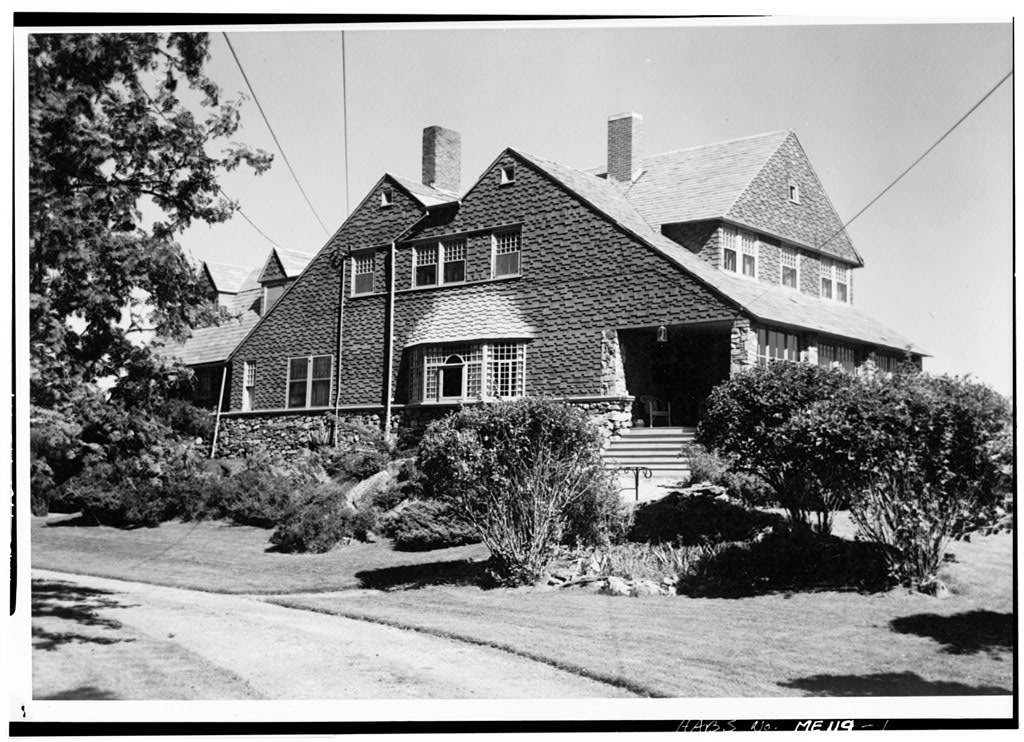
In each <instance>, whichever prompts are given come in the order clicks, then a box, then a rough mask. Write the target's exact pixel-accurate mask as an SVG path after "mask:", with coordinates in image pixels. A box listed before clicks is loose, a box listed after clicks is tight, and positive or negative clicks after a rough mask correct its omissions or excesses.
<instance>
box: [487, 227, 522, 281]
mask: <svg viewBox="0 0 1024 742" xmlns="http://www.w3.org/2000/svg"><path fill="white" fill-rule="evenodd" d="M507 235H514V236H515V238H516V248H517V249H516V250H514V251H509V252H504V253H500V255H511V254H512V253H513V252H515V253H516V254H518V256H519V257H518V258H517V260H516V272H515V273H502V274H501V275H498V257H499V253H498V240H499V239H500V238H502V237H505V236H507ZM521 275H523V234H522V231H521V230H518V229H512V230H503V231H500V232H491V278H492V279H496V278H515V277H516V276H521Z"/></svg>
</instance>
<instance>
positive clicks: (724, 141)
mask: <svg viewBox="0 0 1024 742" xmlns="http://www.w3.org/2000/svg"><path fill="white" fill-rule="evenodd" d="M791 133H793V129H792V128H789V129H774V130H772V131H762V132H761V133H759V134H748V135H747V136H744V137H734V138H732V139H720V140H718V141H716V142H708V143H706V144H695V145H693V146H690V147H679V148H677V149H668V150H665V151H664V152H656V153H654V154H650V155H644V156H643V157H641V158H640V162H641V164H643V163H645V162H647V161H648V160H653V159H655V158H657V157H666V156H668V155H677V154H679V153H680V152H692V151H693V150H697V149H707V148H708V147H719V146H721V145H723V144H734V143H735V142H743V141H746V140H748V139H761V138H765V137H769V136H772V135H777V134H786V135H789V134H791ZM783 141H784V139H783ZM607 166H608V164H607V163H603V164H601V165H596V166H594V167H588V168H586V170H581V171H580V172H586V173H587V174H588V175H594V177H600V176H599V175H597V174H596V173H595V172H591V171H599V172H605V171H606V170H607ZM602 168H604V170H601V169H602ZM602 180H603V179H602Z"/></svg>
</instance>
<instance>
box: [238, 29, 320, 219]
mask: <svg viewBox="0 0 1024 742" xmlns="http://www.w3.org/2000/svg"><path fill="white" fill-rule="evenodd" d="M221 34H222V35H223V36H224V41H226V42H227V43H228V49H230V50H231V56H232V57H234V58H235V64H237V65H238V69H239V71H240V72H241V73H242V79H243V80H245V85H246V87H247V88H249V92H250V93H252V99H253V100H254V101H256V108H258V109H259V111H260V116H262V117H263V122H264V123H265V124H266V125H267V129H269V130H270V136H271V137H273V138H274V144H276V145H277V150H278V151H279V152H280V153H281V157H282V158H283V159H284V164H285V165H287V166H288V172H290V173H291V174H292V179H293V180H294V181H295V185H297V186H298V187H299V191H300V192H301V193H302V197H303V198H304V199H306V204H308V205H309V210H310V211H312V212H313V216H315V217H316V220H317V222H319V223H320V228H321V229H322V230H323V231H324V234H326V235H330V232H329V231H328V229H327V227H326V226H324V222H323V220H322V219H321V218H320V215H319V214H317V213H316V209H315V208H313V202H312V201H310V200H309V196H307V195H306V190H305V189H304V188H303V187H302V183H300V182H299V176H298V175H296V174H295V170H294V168H292V164H291V163H290V162H288V155H286V154H285V153H284V147H282V146H281V142H280V141H278V139H277V134H275V133H274V127H273V126H271V125H270V119H268V118H267V114H266V112H264V110H263V106H262V105H260V99H259V97H258V96H257V95H256V91H255V90H253V89H252V84H251V83H250V82H249V76H248V75H246V74H245V68H244V67H242V62H241V60H240V59H239V58H238V55H237V54H236V53H235V47H233V46H232V45H231V39H229V38H228V35H227V32H225V31H221Z"/></svg>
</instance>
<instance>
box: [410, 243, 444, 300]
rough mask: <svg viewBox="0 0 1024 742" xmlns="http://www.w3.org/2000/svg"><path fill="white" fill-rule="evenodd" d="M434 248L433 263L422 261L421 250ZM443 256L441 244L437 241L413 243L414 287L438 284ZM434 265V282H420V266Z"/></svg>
mask: <svg viewBox="0 0 1024 742" xmlns="http://www.w3.org/2000/svg"><path fill="white" fill-rule="evenodd" d="M427 250H432V251H433V253H434V262H432V263H420V251H423V252H426V251H427ZM440 258H441V245H440V243H437V242H424V243H421V244H419V245H413V248H412V287H413V288H414V289H419V288H423V287H426V286H437V280H438V273H440V270H439V267H440V266H439V263H440ZM430 266H433V268H434V281H433V282H432V283H426V282H424V283H420V282H419V271H420V268H427V267H430Z"/></svg>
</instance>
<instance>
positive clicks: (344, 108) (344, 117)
mask: <svg viewBox="0 0 1024 742" xmlns="http://www.w3.org/2000/svg"><path fill="white" fill-rule="evenodd" d="M345 93H346V91H345V32H344V31H342V32H341V129H342V132H343V135H344V139H345V218H346V219H347V218H348V96H347V95H346V94H345Z"/></svg>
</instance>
